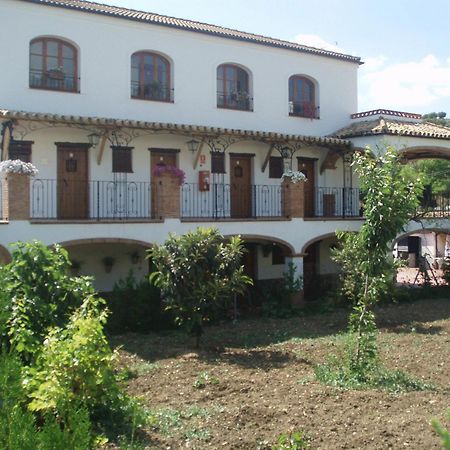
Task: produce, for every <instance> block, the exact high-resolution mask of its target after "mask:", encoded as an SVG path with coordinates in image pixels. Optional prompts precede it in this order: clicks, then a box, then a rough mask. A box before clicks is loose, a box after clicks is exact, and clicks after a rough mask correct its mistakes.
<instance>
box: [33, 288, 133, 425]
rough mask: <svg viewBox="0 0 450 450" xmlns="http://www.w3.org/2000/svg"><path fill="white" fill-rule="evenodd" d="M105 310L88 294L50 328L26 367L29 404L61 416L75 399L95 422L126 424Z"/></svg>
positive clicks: (128, 404)
mask: <svg viewBox="0 0 450 450" xmlns="http://www.w3.org/2000/svg"><path fill="white" fill-rule="evenodd" d="M105 321H106V312H105V311H102V312H100V311H99V309H98V301H96V300H95V299H93V298H92V297H90V298H88V299H86V301H85V302H84V303H83V305H82V306H81V307H80V308H79V309H78V310H76V311H75V312H74V313H73V314H72V316H71V317H70V320H69V323H68V324H67V325H66V327H65V328H53V329H52V330H51V331H50V332H49V334H48V336H47V338H46V340H45V343H44V346H43V348H42V352H41V353H40V354H39V356H38V358H37V360H36V365H35V367H30V368H28V369H27V371H26V378H25V385H26V386H27V390H28V395H29V398H30V400H31V401H30V404H29V409H30V410H32V411H35V412H39V413H40V414H41V415H46V414H49V413H51V414H54V415H56V416H58V417H61V418H62V419H64V417H65V414H66V411H70V410H71V408H73V407H74V406H76V405H80V406H81V407H83V408H86V409H87V410H88V411H89V413H90V416H91V418H92V420H93V421H94V423H96V424H98V425H100V427H106V428H111V427H117V426H121V425H122V424H123V425H126V422H127V421H129V420H131V418H130V408H131V409H132V408H133V405H132V404H131V403H132V402H131V399H129V398H128V397H127V396H126V395H125V394H124V393H123V392H122V391H121V390H120V388H119V386H118V383H117V378H116V375H115V373H114V367H113V362H114V359H115V355H114V353H113V352H112V351H111V349H110V347H109V345H108V342H107V340H106V337H105V335H104V333H103V325H104V323H105Z"/></svg>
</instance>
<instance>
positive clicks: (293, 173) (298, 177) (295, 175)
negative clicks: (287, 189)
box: [281, 170, 308, 184]
mask: <svg viewBox="0 0 450 450" xmlns="http://www.w3.org/2000/svg"><path fill="white" fill-rule="evenodd" d="M281 179H282V180H283V181H284V180H285V179H289V180H290V181H291V183H294V184H296V183H299V182H300V181H307V180H308V179H307V178H306V175H305V174H304V173H303V172H300V171H298V170H288V171H286V172H284V173H283V175H282V176H281Z"/></svg>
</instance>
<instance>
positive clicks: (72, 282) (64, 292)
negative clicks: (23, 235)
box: [0, 242, 94, 361]
mask: <svg viewBox="0 0 450 450" xmlns="http://www.w3.org/2000/svg"><path fill="white" fill-rule="evenodd" d="M69 268H70V262H69V258H68V254H67V252H66V251H65V250H64V249H63V248H61V247H60V246H57V245H56V246H54V247H53V248H52V249H50V248H48V247H46V246H45V245H44V244H42V243H39V242H32V243H24V242H18V243H17V244H16V245H15V250H14V251H13V253H12V262H11V263H10V264H8V265H6V266H3V267H1V268H0V283H1V285H2V290H1V291H0V305H2V312H1V313H0V333H2V336H0V337H2V338H3V339H6V340H7V341H8V342H9V344H10V345H11V346H12V347H13V348H14V350H15V351H16V352H17V353H18V354H20V355H21V357H22V358H23V359H24V361H31V360H32V359H33V358H34V355H35V354H36V352H37V351H38V350H39V347H40V345H41V344H42V342H43V340H44V338H45V336H46V334H47V331H48V329H49V328H50V327H52V326H63V325H64V324H65V323H67V320H68V317H69V316H70V314H71V312H72V311H74V309H75V308H77V307H78V306H80V305H81V303H82V302H83V300H84V299H85V298H86V297H88V296H90V295H93V294H94V289H93V287H92V284H91V282H90V280H89V279H88V278H73V277H70V276H69V275H68V271H69Z"/></svg>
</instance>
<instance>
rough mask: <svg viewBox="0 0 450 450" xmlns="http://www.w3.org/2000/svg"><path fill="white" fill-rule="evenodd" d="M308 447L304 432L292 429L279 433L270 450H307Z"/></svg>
mask: <svg viewBox="0 0 450 450" xmlns="http://www.w3.org/2000/svg"><path fill="white" fill-rule="evenodd" d="M309 448H310V445H309V442H308V439H307V437H306V434H305V432H303V431H294V432H293V433H283V434H280V436H278V439H277V442H276V443H275V444H274V445H272V448H271V450H307V449H309Z"/></svg>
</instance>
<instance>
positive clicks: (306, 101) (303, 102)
mask: <svg viewBox="0 0 450 450" xmlns="http://www.w3.org/2000/svg"><path fill="white" fill-rule="evenodd" d="M289 115H291V116H298V117H309V118H311V119H318V118H319V108H318V107H317V106H316V92H315V86H314V83H313V82H312V81H311V80H309V79H308V78H306V77H302V76H300V75H293V76H292V77H290V78H289Z"/></svg>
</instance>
